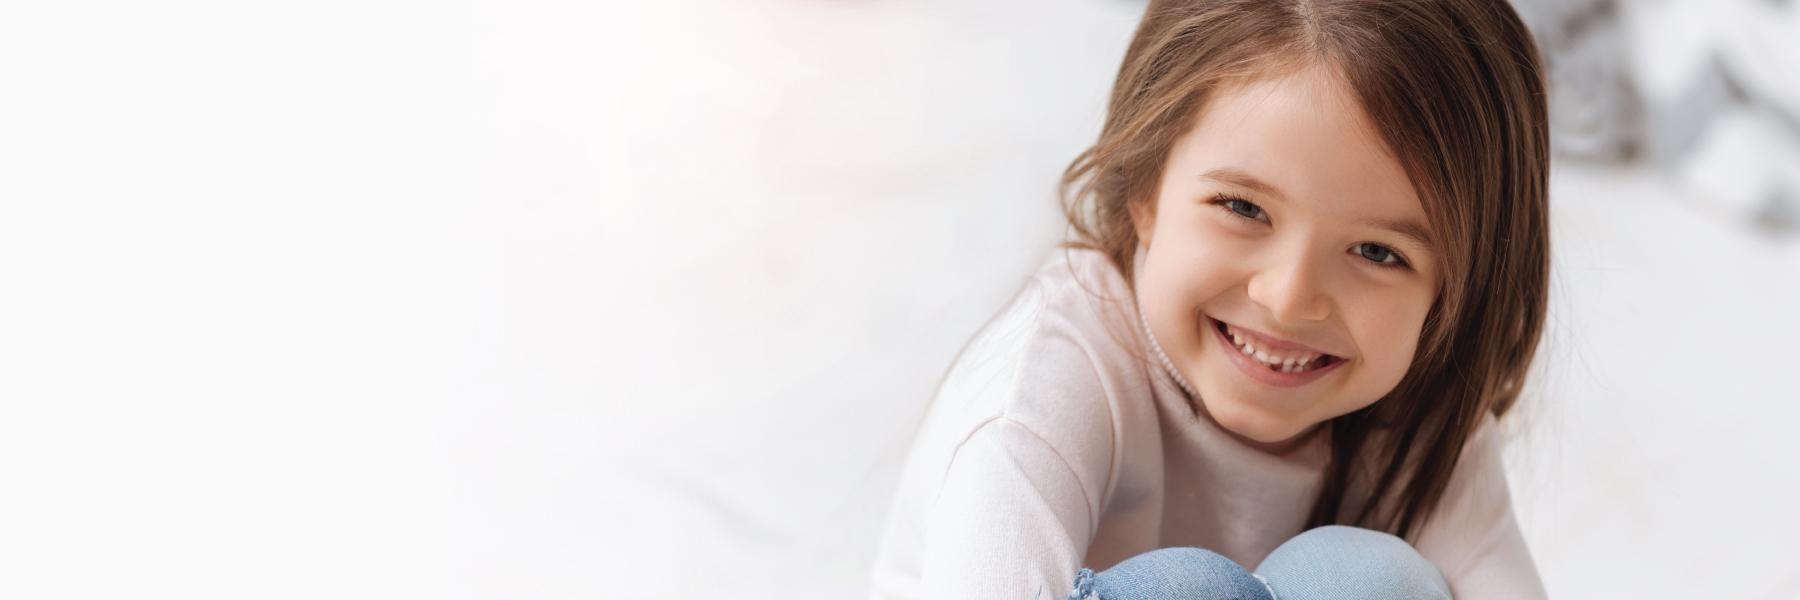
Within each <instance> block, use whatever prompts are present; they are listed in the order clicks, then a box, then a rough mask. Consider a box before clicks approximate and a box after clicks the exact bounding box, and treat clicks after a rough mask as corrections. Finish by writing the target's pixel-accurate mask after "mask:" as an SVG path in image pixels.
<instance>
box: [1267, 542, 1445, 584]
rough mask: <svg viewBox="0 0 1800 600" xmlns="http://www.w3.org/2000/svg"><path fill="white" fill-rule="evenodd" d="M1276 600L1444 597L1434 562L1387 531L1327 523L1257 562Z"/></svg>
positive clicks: (1442, 582)
mask: <svg viewBox="0 0 1800 600" xmlns="http://www.w3.org/2000/svg"><path fill="white" fill-rule="evenodd" d="M1256 574H1257V575H1261V576H1262V577H1263V579H1265V580H1267V581H1268V582H1269V587H1270V588H1273V589H1274V590H1275V595H1276V597H1278V598H1280V599H1281V600H1308V599H1311V598H1337V599H1340V600H1363V599H1374V598H1385V599H1392V600H1428V599H1429V600H1440V599H1441V600H1449V599H1450V586H1449V584H1447V583H1445V581H1444V576H1443V574H1441V573H1439V572H1438V569H1437V567H1436V566H1435V565H1432V564H1431V562H1430V561H1427V560H1425V557H1422V556H1419V553H1418V552H1417V551H1415V550H1413V547H1412V546H1411V545H1408V544H1407V543H1406V541H1405V540H1402V539H1400V538H1397V537H1394V536H1392V535H1389V534H1387V533H1382V532H1379V531H1372V530H1368V529H1362V528H1358V527H1347V526H1343V525H1327V526H1324V527H1319V528H1316V529H1312V530H1310V531H1307V532H1305V533H1302V534H1300V535H1297V536H1294V537H1293V538H1292V539H1289V540H1288V541H1286V542H1283V543H1282V544H1281V546H1280V547H1278V548H1276V549H1275V551H1274V552H1271V553H1269V556H1268V558H1265V559H1263V562H1262V564H1261V565H1257V567H1256Z"/></svg>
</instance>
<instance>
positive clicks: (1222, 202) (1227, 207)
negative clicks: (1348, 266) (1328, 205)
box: [1212, 192, 1412, 269]
mask: <svg viewBox="0 0 1800 600" xmlns="http://www.w3.org/2000/svg"><path fill="white" fill-rule="evenodd" d="M1234 202H1241V203H1243V204H1244V205H1247V206H1249V207H1250V208H1253V209H1255V210H1256V213H1257V214H1258V215H1261V216H1262V217H1263V218H1262V219H1258V218H1256V217H1246V216H1244V215H1243V213H1240V212H1238V211H1236V210H1233V209H1232V203H1234ZM1212 205H1213V206H1217V207H1219V210H1222V211H1225V214H1227V215H1230V216H1233V217H1237V218H1239V219H1243V220H1245V221H1254V222H1257V223H1264V224H1267V223H1268V221H1266V220H1264V219H1267V218H1268V214H1269V213H1268V212H1267V211H1264V210H1263V208H1262V207H1261V206H1257V205H1256V203H1254V202H1251V201H1249V200H1245V199H1243V198H1239V197H1237V196H1233V195H1231V194H1227V193H1224V192H1220V193H1218V194H1216V195H1214V196H1213V200H1212ZM1363 246H1375V247H1377V248H1381V249H1382V250H1386V251H1387V253H1388V254H1389V255H1390V256H1393V258H1394V262H1391V263H1388V262H1377V261H1374V260H1369V258H1368V257H1366V256H1362V255H1361V254H1357V256H1358V257H1359V258H1362V259H1363V260H1366V261H1368V262H1369V264H1372V265H1375V266H1377V267H1381V268H1384V269H1406V268H1409V267H1410V266H1411V265H1412V262H1411V261H1408V260H1406V255H1404V254H1401V253H1400V251H1399V250H1395V249H1393V248H1391V247H1388V246H1384V245H1381V244H1377V243H1374V242H1362V243H1359V244H1357V245H1356V246H1354V247H1352V249H1355V248H1361V247H1363Z"/></svg>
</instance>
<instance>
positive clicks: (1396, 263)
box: [1350, 242, 1406, 267]
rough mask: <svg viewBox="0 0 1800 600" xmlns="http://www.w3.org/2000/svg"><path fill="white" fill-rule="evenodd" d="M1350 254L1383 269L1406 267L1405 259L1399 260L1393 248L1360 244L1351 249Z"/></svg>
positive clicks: (1397, 253) (1367, 243)
mask: <svg viewBox="0 0 1800 600" xmlns="http://www.w3.org/2000/svg"><path fill="white" fill-rule="evenodd" d="M1350 252H1351V253H1352V254H1355V255H1357V256H1361V257H1363V258H1364V259H1366V260H1368V261H1369V262H1372V263H1375V264H1378V265H1381V266H1384V267H1404V266H1406V259H1403V258H1400V253H1399V252H1395V251H1394V249H1393V248H1389V247H1387V246H1383V245H1381V244H1375V243H1370V242H1363V243H1361V244H1357V245H1356V247H1355V248H1351V249H1350Z"/></svg>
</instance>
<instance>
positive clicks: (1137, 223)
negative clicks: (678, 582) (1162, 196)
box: [1125, 200, 1156, 247]
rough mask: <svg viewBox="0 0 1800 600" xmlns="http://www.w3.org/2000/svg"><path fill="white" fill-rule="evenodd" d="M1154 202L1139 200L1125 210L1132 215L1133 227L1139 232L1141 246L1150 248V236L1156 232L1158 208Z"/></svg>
mask: <svg viewBox="0 0 1800 600" xmlns="http://www.w3.org/2000/svg"><path fill="white" fill-rule="evenodd" d="M1153 202H1154V200H1139V201H1137V202H1130V203H1127V204H1126V206H1125V209H1126V211H1127V212H1129V213H1130V214H1131V227H1132V229H1134V230H1135V231H1137V241H1138V245H1139V246H1144V247H1149V246H1150V234H1151V233H1152V232H1154V231H1155V230H1156V206H1155V205H1154V204H1152V203H1153Z"/></svg>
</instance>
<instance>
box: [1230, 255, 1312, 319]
mask: <svg viewBox="0 0 1800 600" xmlns="http://www.w3.org/2000/svg"><path fill="white" fill-rule="evenodd" d="M1315 266H1316V265H1314V264H1313V262H1312V261H1311V260H1310V259H1308V258H1307V257H1306V255H1305V253H1303V252H1293V253H1288V254H1285V255H1283V256H1279V257H1276V259H1275V260H1274V261H1272V262H1271V263H1269V264H1268V265H1267V266H1265V267H1264V268H1262V269H1261V270H1259V271H1257V272H1256V273H1254V274H1252V275H1251V276H1250V285H1249V293H1250V300H1251V301H1252V302H1255V303H1257V304H1259V305H1262V307H1263V309H1264V310H1267V311H1268V313H1269V316H1270V317H1273V318H1274V319H1275V320H1277V321H1279V322H1289V323H1291V322H1299V321H1323V320H1325V317H1328V316H1330V315H1331V301H1330V299H1329V298H1326V297H1325V294H1324V293H1323V291H1322V289H1321V286H1320V285H1319V273H1318V272H1317V269H1316V268H1315Z"/></svg>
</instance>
